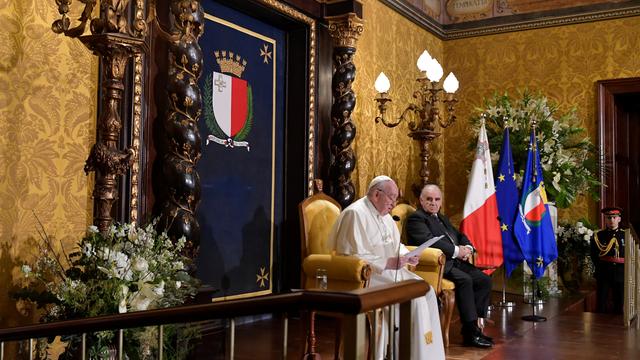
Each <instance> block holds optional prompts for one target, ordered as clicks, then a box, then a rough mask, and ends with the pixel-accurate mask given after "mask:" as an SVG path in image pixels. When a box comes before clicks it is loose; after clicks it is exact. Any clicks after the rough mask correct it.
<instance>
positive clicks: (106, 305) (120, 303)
mask: <svg viewBox="0 0 640 360" xmlns="http://www.w3.org/2000/svg"><path fill="white" fill-rule="evenodd" d="M155 225H156V222H155V221H154V222H152V223H151V224H149V225H148V226H146V227H144V228H141V227H136V226H132V225H130V224H123V225H118V226H115V225H114V226H112V227H111V228H110V229H109V231H108V232H107V233H106V234H103V233H100V232H99V231H98V229H97V228H96V227H95V226H93V225H92V226H90V227H89V229H88V231H87V234H86V235H85V237H84V238H83V239H82V240H81V241H80V242H79V243H78V246H77V251H73V252H71V253H70V254H68V255H67V253H66V252H65V251H64V249H62V251H61V252H60V253H58V252H55V251H54V249H53V246H52V242H51V240H50V239H49V237H48V236H46V235H45V236H43V242H42V243H41V244H40V245H39V246H40V253H41V254H43V256H41V257H40V258H38V259H37V260H36V262H35V264H33V265H28V264H25V265H22V267H21V270H22V273H23V274H24V280H23V284H22V286H21V288H20V289H19V290H18V291H16V292H15V293H14V297H15V298H17V299H25V300H30V301H32V302H34V303H36V304H37V305H38V307H39V308H42V309H43V310H44V314H43V316H42V318H41V320H42V321H44V322H50V321H56V320H68V319H78V318H84V317H91V316H98V315H107V314H115V313H126V312H130V311H142V310H148V309H155V308H165V307H170V306H178V305H182V304H183V303H184V302H185V301H186V300H188V299H189V298H191V297H193V296H194V295H195V294H196V291H197V286H198V281H197V279H195V278H194V277H192V276H191V275H189V266H190V264H191V260H190V259H189V258H187V257H185V256H183V255H181V252H182V250H183V249H184V247H185V246H186V241H185V239H184V238H182V239H180V240H178V241H176V242H175V243H174V242H172V241H171V239H169V237H168V236H167V234H166V233H164V232H163V233H158V232H157V231H156V229H155ZM100 334H102V335H100V336H98V339H97V340H98V341H97V343H98V344H101V343H104V342H105V341H110V340H111V337H112V334H111V332H101V333H100ZM133 338H134V339H135V338H136V337H135V336H134V337H133ZM102 348H104V346H102ZM94 350H95V349H94ZM98 352H99V351H98Z"/></svg>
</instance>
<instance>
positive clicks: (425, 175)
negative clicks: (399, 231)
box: [374, 50, 459, 194]
mask: <svg viewBox="0 0 640 360" xmlns="http://www.w3.org/2000/svg"><path fill="white" fill-rule="evenodd" d="M417 66H418V69H419V70H420V76H419V77H418V78H417V79H416V81H417V82H418V89H417V90H415V91H414V92H413V98H414V99H415V102H411V103H409V105H407V107H406V108H405V109H404V111H402V113H401V114H400V116H399V117H398V118H397V119H396V120H395V121H389V120H387V118H386V117H385V116H386V115H387V109H388V106H389V105H388V103H389V102H391V97H390V96H389V89H390V87H391V83H390V81H389V78H387V76H386V75H385V74H384V73H380V75H378V78H377V79H376V82H375V89H376V91H377V92H378V95H377V96H376V97H375V99H374V100H375V101H376V102H377V103H378V116H376V118H375V122H376V123H379V122H382V124H384V125H385V126H386V127H389V128H393V127H396V126H398V125H399V124H400V123H401V122H403V121H408V122H409V123H408V126H409V134H408V135H409V137H411V138H412V139H414V140H416V141H418V143H419V147H420V154H419V157H420V158H419V159H420V181H419V183H417V184H414V185H413V188H414V192H416V194H419V192H420V191H421V190H422V187H423V186H424V185H426V184H427V183H428V182H429V167H428V162H429V143H430V142H431V141H433V139H435V138H437V137H438V136H440V135H441V132H438V131H436V125H439V126H440V128H441V129H444V128H447V127H449V126H451V125H452V124H453V123H454V122H455V121H456V115H455V105H456V103H457V102H458V100H457V99H456V98H455V95H454V94H455V92H456V91H457V90H458V85H459V84H458V79H456V77H455V75H454V74H453V73H449V75H448V76H447V77H446V79H445V80H444V81H443V82H442V84H441V83H440V79H441V78H442V75H443V69H442V66H441V65H440V63H439V62H438V60H436V59H435V58H432V57H431V56H430V55H429V53H428V52H427V51H426V50H425V51H424V52H423V53H422V55H420V57H419V58H418V62H417ZM443 93H444V94H443ZM443 95H444V96H443ZM441 108H444V109H445V111H446V120H443V116H442V115H441V113H440V112H441ZM440 131H441V130H440Z"/></svg>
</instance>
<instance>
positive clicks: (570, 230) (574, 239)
mask: <svg viewBox="0 0 640 360" xmlns="http://www.w3.org/2000/svg"><path fill="white" fill-rule="evenodd" d="M594 234H595V232H594V230H593V227H592V226H591V225H590V224H588V223H586V222H583V221H578V222H576V223H575V224H573V225H572V224H569V223H561V224H558V230H557V234H556V237H557V241H558V265H559V266H560V268H562V269H565V270H571V271H573V272H574V273H575V274H573V275H572V276H574V277H575V276H579V274H585V275H586V276H588V277H591V276H593V272H594V265H593V262H592V260H591V239H592V238H593V236H594Z"/></svg>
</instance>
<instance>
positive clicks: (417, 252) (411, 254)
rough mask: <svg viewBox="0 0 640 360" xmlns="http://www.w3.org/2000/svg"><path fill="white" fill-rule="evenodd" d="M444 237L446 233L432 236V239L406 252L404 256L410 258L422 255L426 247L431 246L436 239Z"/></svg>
mask: <svg viewBox="0 0 640 360" xmlns="http://www.w3.org/2000/svg"><path fill="white" fill-rule="evenodd" d="M443 237H444V235H440V236H436V237H432V238H431V239H429V240H427V241H425V242H423V243H422V245H420V246H418V247H417V248H415V249H413V250H411V251H409V252H408V253H406V254H404V257H407V258H410V257H414V256H420V254H422V252H423V251H424V249H426V248H428V247H430V246H431V245H433V244H435V243H436V241H438V240H440V239H442V238H443Z"/></svg>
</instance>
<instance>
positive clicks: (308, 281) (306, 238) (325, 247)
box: [298, 180, 371, 359]
mask: <svg viewBox="0 0 640 360" xmlns="http://www.w3.org/2000/svg"><path fill="white" fill-rule="evenodd" d="M314 187H315V194H314V195H312V196H310V197H308V198H306V199H305V200H303V201H302V202H301V203H300V204H299V205H298V210H299V213H300V233H301V240H302V244H301V251H302V253H301V259H303V260H302V274H301V282H302V284H301V285H302V288H304V289H313V288H315V286H316V285H315V282H316V272H317V270H318V269H324V270H326V274H327V290H333V291H349V290H356V289H361V288H364V287H366V286H368V283H369V278H370V276H371V267H370V266H369V264H367V262H366V261H364V260H362V259H359V258H356V257H354V256H341V255H335V251H334V249H333V244H329V243H328V240H329V233H330V232H331V229H332V227H333V224H334V223H335V221H336V219H337V218H338V216H339V215H340V211H341V208H340V205H339V204H338V203H337V202H336V201H335V200H334V199H332V198H331V197H329V196H328V195H326V194H324V193H323V192H322V181H321V180H315V182H314ZM323 315H332V316H334V315H335V316H338V314H324V313H323ZM314 323H315V312H314V311H311V312H310V313H309V329H308V337H307V350H306V351H307V353H306V356H307V357H308V356H309V355H313V354H315V351H316V350H315V347H316V344H315V329H314ZM340 327H341V321H337V326H336V342H335V344H336V348H335V356H336V357H335V358H336V359H338V358H340V344H341V333H340Z"/></svg>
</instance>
